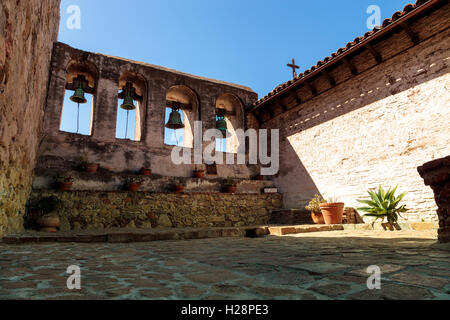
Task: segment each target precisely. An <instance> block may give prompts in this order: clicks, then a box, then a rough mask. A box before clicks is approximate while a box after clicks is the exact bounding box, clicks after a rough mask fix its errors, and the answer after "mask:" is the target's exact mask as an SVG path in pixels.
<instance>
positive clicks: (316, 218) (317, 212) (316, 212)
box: [305, 194, 326, 224]
mask: <svg viewBox="0 0 450 320" xmlns="http://www.w3.org/2000/svg"><path fill="white" fill-rule="evenodd" d="M321 203H326V201H325V199H324V198H322V197H321V196H319V195H318V194H316V195H315V196H314V198H313V199H312V200H311V201H310V202H309V204H308V205H307V206H306V207H305V209H306V210H308V211H310V212H311V218H312V220H313V222H314V223H315V224H325V219H324V218H323V214H322V211H321V209H320V204H321Z"/></svg>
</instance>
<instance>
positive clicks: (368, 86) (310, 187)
mask: <svg viewBox="0 0 450 320" xmlns="http://www.w3.org/2000/svg"><path fill="white" fill-rule="evenodd" d="M422 46H424V47H423V48H417V49H416V50H422V51H420V53H419V54H417V56H414V57H411V60H408V64H405V63H404V59H406V58H409V57H410V56H411V54H410V53H403V55H404V54H407V55H408V57H404V56H402V55H399V56H396V57H394V58H392V59H390V60H387V61H385V62H383V63H381V64H378V65H376V66H374V67H372V68H370V69H368V70H366V71H364V73H362V74H360V75H358V76H356V77H353V78H350V79H348V80H346V81H344V82H342V83H340V84H338V85H337V86H335V87H334V88H330V89H328V90H326V91H325V92H323V93H320V94H319V95H318V96H317V97H315V98H312V99H310V100H308V101H305V102H304V103H303V104H302V105H301V106H300V107H296V108H293V109H292V110H291V111H288V112H287V113H285V114H282V115H280V116H279V117H278V118H275V119H273V120H271V121H269V122H268V123H267V126H266V127H268V128H271V127H272V128H273V127H278V128H280V129H281V130H280V139H281V141H280V168H281V169H280V172H279V173H278V175H277V176H276V177H275V182H276V184H277V186H278V188H279V189H280V191H281V192H282V193H283V194H284V205H285V208H286V209H291V208H299V207H300V208H301V207H303V206H304V205H305V204H306V203H307V202H308V201H309V200H310V199H311V198H312V197H314V195H315V194H321V192H320V191H322V193H326V192H324V191H325V190H318V189H319V188H318V187H317V184H318V181H314V179H313V178H312V175H311V174H312V173H311V172H308V169H311V164H312V167H315V166H316V167H320V166H323V168H325V169H324V170H321V171H322V172H321V174H326V173H329V174H330V177H327V176H324V181H325V182H329V181H330V178H332V176H333V173H334V171H337V170H339V169H340V167H341V166H342V165H343V161H344V162H345V161H348V160H349V159H350V160H351V161H358V163H357V166H358V167H359V166H361V167H363V168H368V167H369V162H370V161H371V160H373V159H369V157H367V158H364V157H363V158H361V154H356V153H357V152H361V147H362V148H363V147H364V145H363V146H361V143H362V142H363V141H365V140H364V139H367V143H368V144H369V145H371V144H370V143H371V142H370V141H371V139H377V137H371V136H370V135H368V132H369V130H368V129H369V128H370V130H372V132H373V131H375V132H376V133H377V134H378V133H379V138H381V137H383V136H385V134H387V133H388V132H384V130H385V129H386V128H388V129H392V128H393V125H394V126H395V123H403V122H405V118H404V116H410V115H412V114H413V112H412V111H411V110H413V109H410V110H406V111H405V106H407V107H408V108H409V105H411V108H416V107H417V105H419V103H422V105H421V106H420V105H419V106H420V111H422V110H424V112H425V111H426V106H427V101H425V100H426V99H425V98H429V104H430V103H431V102H433V103H435V102H436V100H433V99H434V98H433V97H434V96H435V94H433V92H435V91H433V90H431V91H429V90H422V91H421V90H411V89H413V88H415V87H417V86H419V85H422V84H424V83H427V82H430V81H432V80H433V79H435V78H438V77H441V76H443V75H445V74H446V73H448V65H447V60H448V59H447V58H446V57H445V52H444V53H443V50H441V49H438V50H436V48H434V49H433V48H427V47H425V46H426V43H423V44H422ZM443 57H444V58H443ZM399 64H400V66H398V65H399ZM319 80H320V79H319ZM435 89H436V88H435ZM408 90H410V91H411V93H408V95H406V94H403V95H401V93H402V92H404V91H408ZM392 96H395V98H393V99H390V100H386V101H384V102H385V103H383V104H381V105H376V106H374V108H373V109H371V110H368V113H370V114H371V115H370V116H371V117H373V114H374V113H377V112H379V113H380V114H379V115H378V114H377V118H376V121H377V123H376V124H373V123H371V121H369V117H368V118H367V119H366V118H365V117H362V120H361V119H359V120H358V119H355V120H356V121H361V122H359V123H357V124H356V127H357V129H358V130H360V131H359V134H360V135H359V136H358V132H352V130H351V129H352V127H351V126H348V130H350V132H348V131H347V132H345V137H343V136H339V135H340V133H342V132H343V131H346V130H347V129H346V128H347V126H346V122H341V123H340V124H339V126H340V127H341V128H339V130H335V128H334V127H333V125H330V126H329V127H323V128H320V130H317V132H316V133H315V135H314V136H313V135H311V136H310V137H308V139H311V141H308V142H306V143H305V141H301V139H304V136H296V137H294V136H295V135H296V134H299V133H302V132H305V131H307V130H309V129H311V128H314V127H317V126H319V125H322V124H324V123H326V122H329V121H332V120H333V119H336V118H339V117H342V116H344V115H346V114H349V113H351V112H353V111H355V110H358V109H361V108H364V107H368V106H370V105H371V104H374V103H376V102H377V101H381V100H384V99H387V98H389V97H392ZM388 102H390V103H388ZM443 103H444V102H443ZM429 104H428V105H429ZM430 107H431V105H430ZM381 108H383V109H382V110H377V109H381ZM400 108H403V111H404V114H402V112H401V111H399V110H400ZM406 109H407V108H406ZM381 111H383V112H381ZM408 111H409V113H406V112H408ZM414 115H415V116H417V113H414ZM423 120H424V119H419V117H416V118H414V119H412V120H411V123H413V124H412V125H410V127H408V130H409V129H411V128H412V129H414V130H413V131H416V130H417V126H423V125H424V124H425V123H424V122H423ZM414 121H418V122H417V125H416V124H415V123H414ZM380 124H381V125H380ZM383 124H384V125H383ZM342 127H345V128H342ZM365 128H366V129H365ZM412 129H411V130H412ZM388 131H389V130H388ZM306 136H307V135H306ZM324 137H326V140H327V142H328V141H329V145H325V146H323V145H321V143H320V140H319V139H322V140H323V139H324ZM316 138H317V139H316ZM357 139H360V140H359V141H358V140H357ZM395 139H401V140H399V141H401V142H402V143H403V142H405V144H407V145H409V142H408V139H409V137H408V135H406V136H398V137H395ZM295 140H296V141H295ZM296 142H298V145H296ZM341 142H350V145H349V144H347V146H346V145H345V144H344V143H342V144H341ZM377 143H378V142H377ZM379 143H382V145H381V146H382V147H383V148H384V149H385V150H386V149H387V148H393V149H394V150H395V154H393V155H386V156H385V158H383V157H382V156H377V158H376V162H375V163H379V162H380V161H385V160H389V161H394V162H396V163H397V164H399V165H400V164H401V165H402V166H405V165H406V164H405V163H403V160H402V158H400V156H402V155H403V153H404V152H408V154H409V153H412V152H414V150H415V149H421V148H422V147H421V146H420V145H418V146H417V147H416V148H414V146H412V147H411V146H407V147H405V148H404V149H402V148H403V147H400V146H398V145H393V146H388V143H387V142H383V141H381V142H380V141H379ZM416 143H417V144H420V141H418V142H416ZM305 145H306V146H305ZM366 146H367V144H366ZM322 147H323V149H324V150H323V151H322V152H325V153H322V154H321V155H320V157H317V158H315V156H314V153H311V150H312V149H315V150H317V148H322ZM327 147H330V148H334V147H335V148H336V149H339V151H340V153H339V156H343V157H341V158H339V159H333V154H332V152H333V150H332V149H330V150H327ZM431 151H432V150H431ZM431 151H430V152H431ZM327 152H329V153H328V154H327ZM423 153H425V152H423ZM396 156H399V158H398V160H396V159H395V157H396ZM422 156H423V155H419V156H417V157H414V158H413V160H414V161H416V162H417V165H415V164H413V166H415V167H416V166H419V165H421V164H422V163H423V161H424V160H427V159H429V158H431V155H429V156H428V157H427V158H426V159H421V157H422ZM307 157H309V159H307ZM311 157H312V158H313V159H311ZM314 158H315V159H314ZM337 160H339V161H337ZM305 161H306V162H305ZM305 165H306V167H305ZM410 165H411V164H410V163H408V166H410ZM415 167H414V168H413V169H414V171H415ZM307 168H308V169H307ZM349 170H350V167H349ZM355 170H356V168H355ZM349 174H351V172H349ZM383 174H384V173H381V172H380V176H378V177H377V178H378V180H381V181H384V180H385V177H383ZM313 176H315V179H317V175H313ZM327 179H328V181H327ZM341 179H342V180H341V181H331V182H332V183H334V184H337V185H341V184H343V185H351V184H352V183H353V184H355V183H358V182H355V181H352V182H350V181H349V180H351V179H350V177H349V176H346V175H345V174H344V175H343V176H342V178H341ZM365 179H366V180H367V177H365ZM418 179H419V177H418ZM376 180H377V179H374V181H373V182H375V183H378V181H376ZM321 186H322V187H323V184H321ZM361 191H362V192H365V190H361ZM352 196H354V195H352Z"/></svg>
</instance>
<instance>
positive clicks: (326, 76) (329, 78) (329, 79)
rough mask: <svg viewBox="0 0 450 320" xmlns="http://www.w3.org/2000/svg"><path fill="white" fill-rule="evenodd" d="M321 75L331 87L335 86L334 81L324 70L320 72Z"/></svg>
mask: <svg viewBox="0 0 450 320" xmlns="http://www.w3.org/2000/svg"><path fill="white" fill-rule="evenodd" d="M322 74H323V75H324V76H325V78H327V80H328V82H329V83H330V85H331V86H332V87H334V86H335V85H336V80H334V78H333V77H332V76H330V74H329V73H328V72H327V71H326V70H325V69H324V70H322Z"/></svg>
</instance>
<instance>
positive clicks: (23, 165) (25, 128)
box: [0, 0, 60, 237]
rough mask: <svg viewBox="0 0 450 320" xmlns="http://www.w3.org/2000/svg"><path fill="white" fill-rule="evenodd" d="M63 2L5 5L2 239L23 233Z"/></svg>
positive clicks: (1, 16) (0, 51) (0, 18)
mask: <svg viewBox="0 0 450 320" xmlns="http://www.w3.org/2000/svg"><path fill="white" fill-rule="evenodd" d="M59 5H60V0H27V1H16V0H2V1H1V2H0V237H1V236H2V235H4V234H5V233H12V232H17V231H19V230H21V229H22V228H23V223H22V222H23V213H24V209H25V202H26V199H27V198H28V196H29V193H30V191H31V177H32V172H33V168H34V165H35V161H36V153H37V149H38V145H39V138H38V137H39V132H40V129H41V128H40V127H41V121H42V116H43V110H44V102H45V98H46V94H47V84H48V70H49V64H50V57H51V54H50V53H51V49H52V46H53V41H55V40H56V38H57V33H58V27H59Z"/></svg>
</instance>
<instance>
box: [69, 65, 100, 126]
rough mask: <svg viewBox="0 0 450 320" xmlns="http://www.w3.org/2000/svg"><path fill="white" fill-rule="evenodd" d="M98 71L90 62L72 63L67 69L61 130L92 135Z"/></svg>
mask: <svg viewBox="0 0 450 320" xmlns="http://www.w3.org/2000/svg"><path fill="white" fill-rule="evenodd" d="M97 80H98V71H97V68H96V67H95V65H93V64H92V63H90V62H88V61H78V60H75V61H72V62H70V63H69V65H68V66H67V68H66V84H65V94H64V102H63V105H62V111H61V119H60V130H61V131H65V132H70V133H75V134H81V135H92V123H93V114H94V102H95V101H94V100H95V93H96V88H97Z"/></svg>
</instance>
